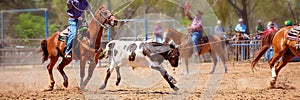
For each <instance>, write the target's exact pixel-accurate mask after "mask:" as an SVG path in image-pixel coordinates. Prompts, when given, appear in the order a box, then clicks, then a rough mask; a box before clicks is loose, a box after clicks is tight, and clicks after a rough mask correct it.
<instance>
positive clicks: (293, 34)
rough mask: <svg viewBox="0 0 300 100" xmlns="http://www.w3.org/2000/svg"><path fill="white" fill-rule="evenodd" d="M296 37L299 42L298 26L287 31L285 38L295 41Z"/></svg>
mask: <svg viewBox="0 0 300 100" xmlns="http://www.w3.org/2000/svg"><path fill="white" fill-rule="evenodd" d="M297 35H298V36H299V37H298V41H299V42H300V26H295V27H293V28H291V29H290V30H289V31H288V34H287V39H289V40H292V41H295V40H296V39H297Z"/></svg>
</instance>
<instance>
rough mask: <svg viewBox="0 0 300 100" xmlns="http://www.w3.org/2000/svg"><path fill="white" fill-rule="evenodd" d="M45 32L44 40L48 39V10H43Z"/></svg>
mask: <svg viewBox="0 0 300 100" xmlns="http://www.w3.org/2000/svg"><path fill="white" fill-rule="evenodd" d="M45 28H46V29H45V31H46V38H48V10H47V8H46V9H45Z"/></svg>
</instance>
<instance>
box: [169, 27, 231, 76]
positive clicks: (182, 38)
mask: <svg viewBox="0 0 300 100" xmlns="http://www.w3.org/2000/svg"><path fill="white" fill-rule="evenodd" d="M222 36H223V35H221V34H218V35H209V36H208V39H209V41H210V42H209V43H204V44H199V46H198V48H199V52H198V53H199V55H202V54H205V53H209V54H210V56H211V57H212V60H213V66H212V69H211V71H210V73H211V74H212V73H214V71H215V68H216V65H217V62H218V59H217V56H219V57H220V59H221V61H222V62H223V65H224V70H225V73H227V66H226V59H225V55H224V54H225V45H226V43H225V42H226V41H224V40H223V39H222ZM170 40H173V41H174V42H175V44H177V45H180V56H181V57H183V59H184V62H185V66H186V71H187V72H186V74H188V73H189V68H188V64H189V61H188V59H189V57H190V56H192V54H193V43H192V40H191V36H189V35H184V34H182V33H180V32H178V31H176V30H175V29H172V28H168V29H167V30H166V36H165V40H164V43H168V42H169V41H170ZM200 48H201V49H200ZM184 74H185V73H184Z"/></svg>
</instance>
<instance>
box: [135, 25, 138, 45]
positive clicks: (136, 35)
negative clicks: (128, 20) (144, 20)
mask: <svg viewBox="0 0 300 100" xmlns="http://www.w3.org/2000/svg"><path fill="white" fill-rule="evenodd" d="M134 37H135V41H138V39H137V37H138V34H137V23H136V21H134Z"/></svg>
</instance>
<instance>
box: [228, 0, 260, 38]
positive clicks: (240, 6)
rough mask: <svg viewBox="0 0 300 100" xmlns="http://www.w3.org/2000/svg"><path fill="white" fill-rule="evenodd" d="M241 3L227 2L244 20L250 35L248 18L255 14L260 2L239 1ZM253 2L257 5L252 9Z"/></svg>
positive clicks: (233, 0)
mask: <svg viewBox="0 0 300 100" xmlns="http://www.w3.org/2000/svg"><path fill="white" fill-rule="evenodd" d="M239 1H240V2H237V1H236V0H227V2H228V3H229V4H230V5H231V6H232V7H233V8H234V11H235V12H236V14H237V15H238V16H239V17H241V18H242V19H243V20H244V23H245V25H246V26H247V29H246V33H250V32H249V29H250V28H249V20H248V16H249V15H250V14H251V13H252V12H253V10H254V9H255V7H256V6H257V4H258V1H254V0H239ZM251 1H252V2H253V1H254V3H255V4H254V5H253V6H252V7H250V5H251ZM249 8H250V9H249Z"/></svg>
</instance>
